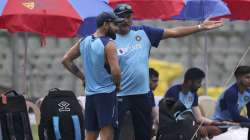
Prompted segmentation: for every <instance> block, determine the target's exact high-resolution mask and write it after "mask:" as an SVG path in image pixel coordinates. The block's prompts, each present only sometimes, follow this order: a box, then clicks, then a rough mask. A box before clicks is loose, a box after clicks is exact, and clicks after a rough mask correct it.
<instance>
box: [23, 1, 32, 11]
mask: <svg viewBox="0 0 250 140" xmlns="http://www.w3.org/2000/svg"><path fill="white" fill-rule="evenodd" d="M22 5H23V6H24V7H26V8H27V9H30V10H33V9H34V8H35V1H33V0H32V1H30V0H29V1H25V2H23V3H22Z"/></svg>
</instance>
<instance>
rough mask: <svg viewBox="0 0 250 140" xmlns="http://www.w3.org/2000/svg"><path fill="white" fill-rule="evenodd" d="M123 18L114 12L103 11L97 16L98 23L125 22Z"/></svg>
mask: <svg viewBox="0 0 250 140" xmlns="http://www.w3.org/2000/svg"><path fill="white" fill-rule="evenodd" d="M123 21H124V19H123V18H119V17H118V16H116V15H115V14H114V13H113V12H102V13H101V14H100V15H98V16H97V17H96V22H97V24H98V23H99V24H101V25H102V24H103V23H104V22H115V23H120V22H123Z"/></svg>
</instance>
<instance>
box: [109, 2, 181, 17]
mask: <svg viewBox="0 0 250 140" xmlns="http://www.w3.org/2000/svg"><path fill="white" fill-rule="evenodd" d="M106 1H107V2H108V3H109V5H111V6H112V7H113V8H114V7H115V6H116V5H117V4H122V3H127V4H129V5H131V6H132V8H133V11H134V14H133V17H134V18H135V19H161V20H168V19H170V18H171V17H172V16H175V15H178V14H179V13H180V11H181V10H182V8H183V6H184V1H183V0H106Z"/></svg>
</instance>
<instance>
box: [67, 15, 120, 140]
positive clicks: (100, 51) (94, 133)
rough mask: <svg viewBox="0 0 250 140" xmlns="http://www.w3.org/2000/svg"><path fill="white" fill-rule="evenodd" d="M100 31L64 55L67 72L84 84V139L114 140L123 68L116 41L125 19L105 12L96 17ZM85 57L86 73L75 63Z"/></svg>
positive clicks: (83, 60)
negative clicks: (121, 67)
mask: <svg viewBox="0 0 250 140" xmlns="http://www.w3.org/2000/svg"><path fill="white" fill-rule="evenodd" d="M96 21H97V30H96V32H95V33H94V34H93V35H90V36H87V37H86V38H85V39H84V40H82V41H81V40H80V41H78V42H77V43H76V44H75V45H74V46H73V47H72V48H71V49H70V50H69V51H68V52H67V53H66V54H65V56H64V58H63V64H64V66H65V68H67V70H69V71H70V72H71V73H72V74H74V75H75V76H76V77H77V78H79V79H80V80H82V81H83V83H85V94H86V103H85V117H84V118H85V121H84V122H85V128H86V130H87V131H86V138H85V140H96V139H97V137H98V135H99V132H100V136H101V139H102V140H112V139H113V128H114V127H115V125H116V122H117V119H116V118H117V117H116V116H117V115H116V112H117V111H116V110H117V109H116V107H117V106H116V102H117V101H116V92H118V91H119V90H120V67H119V63H118V58H117V53H116V47H115V43H114V41H113V39H115V37H116V35H115V32H116V30H117V24H118V23H120V22H122V21H123V19H121V18H118V17H117V16H116V15H115V14H114V13H108V12H103V13H101V14H100V15H99V16H97V18H96ZM80 56H81V58H82V63H83V71H84V75H83V73H82V72H81V71H80V70H79V69H78V67H77V66H76V65H75V64H74V62H73V61H74V60H75V59H76V58H78V57H80Z"/></svg>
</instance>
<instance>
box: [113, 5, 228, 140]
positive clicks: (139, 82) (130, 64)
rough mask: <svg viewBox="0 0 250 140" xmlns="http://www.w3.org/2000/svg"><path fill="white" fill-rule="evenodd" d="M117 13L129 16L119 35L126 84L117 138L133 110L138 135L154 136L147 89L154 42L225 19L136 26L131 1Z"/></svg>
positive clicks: (139, 137)
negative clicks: (168, 26) (169, 26)
mask: <svg viewBox="0 0 250 140" xmlns="http://www.w3.org/2000/svg"><path fill="white" fill-rule="evenodd" d="M152 10H153V9H152ZM145 12H147V11H145ZM114 13H115V14H116V15H117V16H119V17H120V18H124V19H125V20H124V22H122V23H121V24H119V30H118V32H117V34H116V39H115V42H116V44H117V53H118V56H119V59H120V60H119V62H120V67H121V73H122V75H121V87H122V88H121V91H120V92H119V93H118V114H119V115H118V120H119V126H118V130H117V131H116V135H115V139H116V140H117V139H119V128H121V126H122V120H123V118H122V117H123V116H124V113H125V112H126V111H127V110H130V111H131V113H132V119H133V125H134V128H135V129H134V131H135V139H136V140H150V134H151V133H150V130H151V125H150V119H151V111H152V109H151V105H150V103H149V102H148V97H147V93H148V92H149V76H148V75H149V71H148V61H149V54H150V49H151V46H154V47H157V46H158V45H159V42H160V41H161V40H164V39H168V38H178V37H183V36H186V35H190V34H193V33H196V32H200V31H204V30H211V29H215V28H218V27H221V26H222V25H223V21H221V20H220V21H210V20H205V21H204V22H202V23H201V24H199V25H194V26H187V27H177V28H173V29H160V28H153V27H149V26H132V14H133V10H132V7H131V6H130V5H128V4H120V5H118V6H117V7H116V8H115V9H114Z"/></svg>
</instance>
